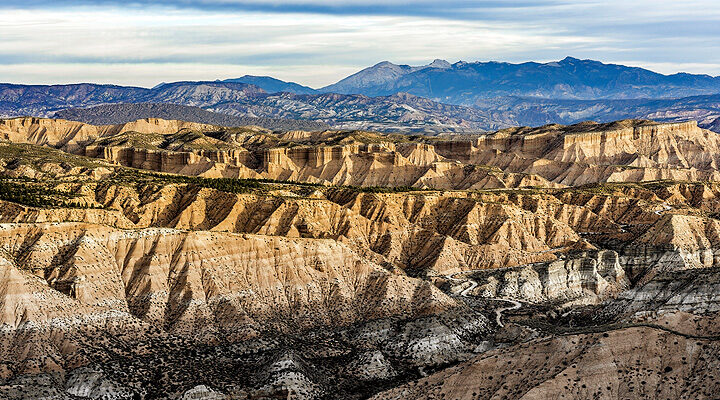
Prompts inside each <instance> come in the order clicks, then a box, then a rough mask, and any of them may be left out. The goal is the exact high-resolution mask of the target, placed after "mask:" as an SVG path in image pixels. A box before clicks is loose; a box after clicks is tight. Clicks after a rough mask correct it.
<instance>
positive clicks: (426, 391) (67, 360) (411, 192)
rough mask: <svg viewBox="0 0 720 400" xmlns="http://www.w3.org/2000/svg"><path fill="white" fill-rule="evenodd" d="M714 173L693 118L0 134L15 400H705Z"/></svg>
mask: <svg viewBox="0 0 720 400" xmlns="http://www.w3.org/2000/svg"><path fill="white" fill-rule="evenodd" d="M719 178H720V137H719V136H718V134H716V133H714V132H711V131H709V130H705V129H702V128H700V127H698V125H697V123H695V122H679V123H656V122H652V121H648V120H621V121H616V122H612V123H604V124H599V123H591V122H585V123H580V124H575V125H568V126H564V125H557V124H551V125H545V126H541V127H536V128H527V127H518V128H507V129H502V130H499V131H495V132H490V133H485V134H472V135H455V134H445V135H439V136H424V135H400V134H392V133H379V132H373V131H364V130H337V129H329V130H322V131H301V130H289V131H273V130H269V129H266V128H263V127H258V126H243V127H225V126H218V125H210V124H203V123H197V122H186V121H179V120H164V119H159V118H146V119H141V120H137V121H133V122H129V123H123V124H115V125H90V124H86V123H81V122H76V121H68V120H61V119H48V118H35V117H21V118H13V119H5V120H0V335H1V336H2V341H0V343H2V344H0V360H2V362H0V397H6V398H11V399H16V398H17V399H21V398H46V399H78V398H79V399H100V398H103V399H109V398H111V399H137V398H146V399H152V398H172V399H221V398H245V399H261V398H303V399H315V398H318V399H319V398H333V399H334V398H346V399H363V398H374V399H399V398H403V399H404V398H409V399H411V398H418V399H428V398H429V399H441V398H445V399H476V398H482V399H485V398H498V399H500V398H523V399H544V398H601V399H611V398H647V397H655V398H673V399H674V398H695V399H697V398H707V399H711V398H714V396H716V393H718V392H719V391H720V386H718V383H717V382H720V379H718V378H719V377H718V376H717V371H718V368H717V367H718V366H719V364H720V363H719V362H718V361H719V360H720V357H719V353H718V351H719V348H718V339H720V329H718V326H720V325H718V321H720V320H719V319H718V318H719V314H718V312H720V267H718V264H717V263H716V260H718V258H719V257H720V219H718V218H720V217H719V216H720V183H719V182H720V179H719ZM553 396H554V397H553Z"/></svg>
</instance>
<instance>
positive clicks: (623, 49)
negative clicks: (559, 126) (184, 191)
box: [0, 0, 720, 87]
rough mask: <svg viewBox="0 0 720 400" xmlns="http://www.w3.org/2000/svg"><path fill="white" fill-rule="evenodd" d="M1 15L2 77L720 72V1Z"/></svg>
mask: <svg viewBox="0 0 720 400" xmlns="http://www.w3.org/2000/svg"><path fill="white" fill-rule="evenodd" d="M0 13H2V15H3V17H2V19H3V23H2V24H1V25H0V82H12V83H27V84H51V83H75V82H94V83H115V84H121V85H136V86H144V87H152V86H155V85H156V84H158V83H161V82H170V81H178V80H215V79H226V78H233V77H239V76H242V75H245V74H250V75H270V76H273V77H276V78H278V79H283V80H288V81H295V82H298V83H301V84H305V85H308V86H312V87H321V86H324V85H328V84H330V83H334V82H336V81H337V80H339V79H341V78H343V77H345V76H347V75H350V74H352V73H354V72H357V71H358V70H360V69H362V68H365V67H367V66H370V65H373V64H376V63H378V62H380V61H384V60H388V61H391V62H394V63H398V64H411V65H422V64H427V63H429V62H431V61H432V60H433V59H436V58H441V59H445V60H448V61H450V62H456V61H460V60H462V61H468V62H472V61H491V60H494V61H506V62H524V61H539V62H547V61H553V60H559V59H562V58H564V57H566V56H572V57H576V58H590V59H594V60H600V61H603V62H612V63H620V64H625V65H632V66H640V67H644V68H648V69H652V70H654V71H658V72H662V73H675V72H690V73H703V74H710V75H720V40H719V39H720V7H718V6H717V0H683V1H677V0H675V1H666V0H604V1H594V0H576V1H566V0H538V1H530V0H524V1H515V0H504V1H503V0H493V1H485V0H478V1H470V0H444V1H422V0H421V1H401V0H366V1H360V0H337V1H326V0H249V1H245V0H159V1H149V0H129V1H128V0H97V1H90V0H2V1H0Z"/></svg>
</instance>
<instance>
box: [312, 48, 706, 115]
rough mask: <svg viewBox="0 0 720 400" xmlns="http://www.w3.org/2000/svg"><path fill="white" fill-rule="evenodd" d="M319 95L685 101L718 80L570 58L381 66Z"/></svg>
mask: <svg viewBox="0 0 720 400" xmlns="http://www.w3.org/2000/svg"><path fill="white" fill-rule="evenodd" d="M320 90H321V91H330V92H337V93H345V94H351V93H358V94H364V95H367V96H384V95H389V94H393V93H398V92H407V93H410V94H414V95H416V96H422V97H427V98H430V99H433V100H436V101H441V102H444V103H451V104H464V105H473V104H476V103H477V102H478V101H479V100H482V99H489V98H495V97H504V96H520V97H540V98H553V99H582V100H587V99H634V98H676V97H687V96H695V95H704V94H713V93H718V92H720V78H718V77H712V76H709V75H692V74H686V73H678V74H673V75H663V74H659V73H657V72H653V71H649V70H646V69H643V68H637V67H627V66H624V65H616V64H604V63H602V62H599V61H593V60H580V59H577V58H572V57H567V58H565V59H563V60H560V61H556V62H549V63H536V62H526V63H522V64H511V63H505V62H495V61H491V62H472V63H468V62H463V61H460V62H457V63H455V64H450V63H448V62H447V61H444V60H435V61H433V62H432V63H431V64H429V65H426V66H422V67H410V66H407V65H395V64H392V63H389V62H387V61H385V62H381V63H379V64H376V65H374V66H372V67H369V68H365V69H363V70H362V71H360V72H357V73H356V74H353V75H351V76H349V77H347V78H345V79H343V80H341V81H340V82H338V83H335V84H332V85H329V86H326V87H324V88H322V89H320Z"/></svg>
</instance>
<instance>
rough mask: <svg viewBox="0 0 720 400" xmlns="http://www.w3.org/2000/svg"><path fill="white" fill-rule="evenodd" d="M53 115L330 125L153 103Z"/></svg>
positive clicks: (100, 120) (103, 121)
mask: <svg viewBox="0 0 720 400" xmlns="http://www.w3.org/2000/svg"><path fill="white" fill-rule="evenodd" d="M53 117H54V118H61V119H67V120H71V121H80V122H84V123H86V124H93V125H117V124H124V123H127V122H131V121H136V120H138V119H144V118H162V119H168V120H173V119H177V120H182V121H188V122H198V123H202V124H212V125H221V126H246V125H257V126H261V127H263V128H267V129H271V130H278V131H288V130H308V131H316V130H327V129H330V126H329V125H327V124H325V123H322V122H316V121H298V120H292V119H281V118H256V117H239V116H232V115H227V114H220V113H214V112H210V111H207V110H204V109H202V108H199V107H191V106H181V105H177V104H154V103H139V104H107V105H100V106H94V107H89V108H69V109H66V110H62V111H58V112H56V113H55V115H54V116H53Z"/></svg>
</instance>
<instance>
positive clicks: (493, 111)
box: [475, 94, 720, 132]
mask: <svg viewBox="0 0 720 400" xmlns="http://www.w3.org/2000/svg"><path fill="white" fill-rule="evenodd" d="M475 108H476V109H477V110H478V112H479V113H480V114H483V115H485V116H486V117H487V118H488V119H490V120H500V121H504V122H506V123H510V124H512V125H526V126H537V125H544V124H550V123H558V124H573V123H577V122H580V121H587V120H594V121H598V122H609V121H615V120H618V119H628V118H630V119H651V120H654V121H659V122H680V121H688V120H695V121H698V125H700V126H701V127H703V128H706V129H711V130H714V131H716V132H720V123H718V118H720V94H715V95H706V96H691V97H683V98H679V99H650V100H648V99H631V100H603V99H601V100H562V99H561V100H554V99H537V98H527V97H526V98H519V97H504V98H497V99H489V100H485V101H482V102H479V103H478V104H477V105H476V107H475Z"/></svg>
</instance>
